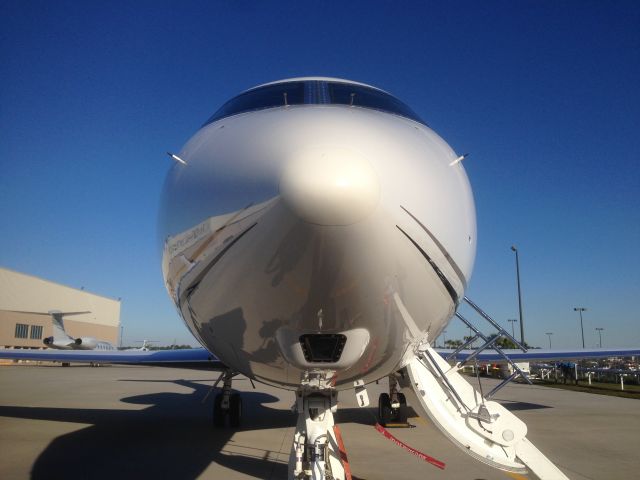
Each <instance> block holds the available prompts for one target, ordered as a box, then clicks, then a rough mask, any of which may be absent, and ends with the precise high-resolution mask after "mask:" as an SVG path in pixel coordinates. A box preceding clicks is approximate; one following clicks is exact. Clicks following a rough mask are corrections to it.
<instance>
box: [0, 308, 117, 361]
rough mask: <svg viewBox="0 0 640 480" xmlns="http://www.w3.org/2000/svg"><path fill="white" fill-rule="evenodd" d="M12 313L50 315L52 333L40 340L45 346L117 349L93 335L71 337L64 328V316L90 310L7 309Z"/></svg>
mask: <svg viewBox="0 0 640 480" xmlns="http://www.w3.org/2000/svg"><path fill="white" fill-rule="evenodd" d="M7 311H10V312H14V313H28V314H30V315H47V316H50V317H51V320H52V323H53V335H52V336H50V337H46V338H44V339H43V340H42V343H44V344H45V345H46V346H47V347H49V348H53V349H58V350H108V351H112V350H117V348H116V347H114V346H113V345H112V344H111V343H109V342H107V341H105V340H98V339H97V338H94V337H78V338H73V337H72V336H70V335H69V334H68V333H67V331H66V330H65V329H64V320H63V318H64V317H70V316H72V315H84V314H86V313H91V312H61V311H60V310H49V311H48V312H46V313H45V312H25V311H18V310H7Z"/></svg>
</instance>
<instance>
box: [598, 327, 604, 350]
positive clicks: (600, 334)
mask: <svg viewBox="0 0 640 480" xmlns="http://www.w3.org/2000/svg"><path fill="white" fill-rule="evenodd" d="M596 330H597V331H598V336H599V337H600V348H602V331H603V330H604V328H602V327H596Z"/></svg>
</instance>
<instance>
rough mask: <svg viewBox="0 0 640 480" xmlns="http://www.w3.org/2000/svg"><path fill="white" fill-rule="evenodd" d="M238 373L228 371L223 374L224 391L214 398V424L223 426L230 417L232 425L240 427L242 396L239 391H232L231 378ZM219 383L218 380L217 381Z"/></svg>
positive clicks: (230, 424) (219, 426)
mask: <svg viewBox="0 0 640 480" xmlns="http://www.w3.org/2000/svg"><path fill="white" fill-rule="evenodd" d="M236 375H237V373H232V372H231V371H226V372H224V373H223V374H222V377H221V378H222V379H223V380H224V383H223V385H222V393H218V394H217V395H216V396H215V398H214V400H213V426H214V427H218V428H222V427H224V426H225V423H226V418H227V416H228V417H229V426H230V427H239V426H240V422H241V420H242V398H241V397H240V394H239V393H238V392H233V393H232V392H231V380H232V379H233V377H235V376H236ZM216 383H217V382H216Z"/></svg>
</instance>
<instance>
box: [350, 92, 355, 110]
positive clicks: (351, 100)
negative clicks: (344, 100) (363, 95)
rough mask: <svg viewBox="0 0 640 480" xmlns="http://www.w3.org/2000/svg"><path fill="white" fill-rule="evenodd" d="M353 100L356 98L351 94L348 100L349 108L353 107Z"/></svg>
mask: <svg viewBox="0 0 640 480" xmlns="http://www.w3.org/2000/svg"><path fill="white" fill-rule="evenodd" d="M354 98H356V94H355V93H352V94H351V99H350V100H349V106H350V107H353V99H354Z"/></svg>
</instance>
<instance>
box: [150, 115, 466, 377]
mask: <svg viewBox="0 0 640 480" xmlns="http://www.w3.org/2000/svg"><path fill="white" fill-rule="evenodd" d="M178 155H179V158H180V159H182V160H183V161H184V162H185V163H186V164H183V163H176V164H175V165H174V166H173V168H172V169H171V171H170V173H169V175H168V178H167V181H166V185H165V191H164V197H163V204H162V209H161V216H160V228H161V234H162V240H163V243H164V245H163V247H164V252H163V273H164V277H165V283H166V286H167V289H168V291H169V293H170V295H171V297H172V299H173V300H174V301H175V302H176V305H177V306H178V309H179V311H180V313H181V315H182V317H183V319H184V320H185V322H186V324H187V326H188V327H189V329H190V330H191V331H192V333H193V334H194V335H195V336H196V338H197V339H198V340H199V341H200V342H201V343H202V345H203V346H205V347H206V348H207V349H209V350H210V351H211V352H213V353H214V354H215V355H216V356H218V357H219V358H220V360H222V361H223V362H224V363H225V364H227V365H228V366H229V367H230V368H232V369H234V370H236V371H239V372H241V373H242V374H244V375H247V376H249V377H251V378H255V379H258V380H261V381H264V382H267V383H271V384H274V385H278V386H282V387H284V388H290V389H296V388H298V387H299V385H300V383H301V382H302V381H305V379H308V378H309V375H320V376H321V377H323V378H324V379H325V381H326V384H327V385H328V386H331V387H336V388H338V389H340V388H347V387H352V386H353V382H354V381H356V380H359V379H362V380H364V381H365V383H366V382H370V381H373V380H376V379H378V378H381V377H383V376H385V375H387V374H389V373H391V372H393V371H395V370H397V369H399V368H400V367H402V366H403V364H404V363H405V362H406V361H407V360H408V359H409V358H410V357H411V355H412V354H413V347H414V346H415V345H416V344H417V343H418V342H420V341H423V340H425V339H434V338H435V337H436V336H437V335H439V334H440V332H441V331H442V329H443V328H444V327H445V325H446V324H447V322H448V321H449V320H450V319H451V317H452V315H453V314H454V312H455V309H456V307H457V304H456V301H457V300H458V299H461V298H462V296H463V294H464V289H465V288H466V282H467V281H468V279H469V277H470V275H471V271H472V267H473V262H474V257H475V243H476V226H475V210H474V204H473V198H472V194H471V189H470V186H469V182H468V179H467V176H466V174H465V171H464V168H463V167H462V164H461V163H456V164H453V165H451V164H452V163H453V162H454V160H455V159H456V158H457V157H458V155H456V154H455V153H454V152H453V150H452V149H451V148H450V147H449V146H448V145H447V144H446V143H445V142H444V141H443V140H442V139H441V138H440V137H439V136H438V135H436V134H435V133H434V132H433V131H432V130H431V129H429V128H428V127H427V126H425V125H424V124H422V123H419V122H416V121H414V120H411V119H408V118H404V117H402V116H399V115H394V114H392V113H385V112H381V111H378V110H375V109H371V108H363V107H359V106H357V105H354V106H349V105H330V104H329V105H282V106H275V107H272V108H266V109H262V110H256V111H248V112H245V113H239V114H235V115H232V116H229V117H225V118H221V119H219V120H216V121H214V122H213V123H209V124H208V125H206V126H204V127H203V128H202V129H201V130H199V131H198V132H197V133H196V134H195V135H194V136H193V138H191V139H190V140H189V141H188V142H187V144H186V145H185V146H184V148H183V149H182V150H181V151H180V152H179V154H178ZM305 335H309V336H305Z"/></svg>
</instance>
